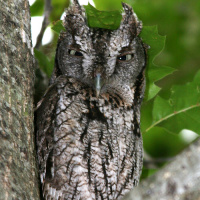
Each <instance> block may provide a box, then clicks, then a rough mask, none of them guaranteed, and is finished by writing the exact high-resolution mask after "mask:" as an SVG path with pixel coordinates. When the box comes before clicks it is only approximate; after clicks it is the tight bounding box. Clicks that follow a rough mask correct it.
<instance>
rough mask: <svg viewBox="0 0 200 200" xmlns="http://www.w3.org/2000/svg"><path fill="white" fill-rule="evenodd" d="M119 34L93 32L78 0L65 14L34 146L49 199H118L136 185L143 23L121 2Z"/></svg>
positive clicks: (140, 153)
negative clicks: (63, 28) (121, 11)
mask: <svg viewBox="0 0 200 200" xmlns="http://www.w3.org/2000/svg"><path fill="white" fill-rule="evenodd" d="M122 5H123V14H122V21H121V23H120V26H119V28H118V29H117V30H107V29H100V28H90V27H89V26H88V25H87V18H86V14H85V11H84V8H83V7H81V6H80V5H79V3H78V1H77V0H74V1H72V3H71V5H70V6H69V8H68V9H67V10H66V15H65V19H64V22H63V23H64V27H65V31H63V32H61V34H60V37H59V40H58V45H57V50H56V58H55V68H54V72H53V74H52V77H51V80H50V85H49V88H48V90H47V91H46V93H45V95H44V97H43V98H42V100H41V101H40V102H39V103H38V106H37V111H36V116H37V121H36V127H37V131H36V141H37V157H38V163H39V164H38V165H39V173H40V180H41V187H42V195H43V197H44V199H45V200H72V199H79V200H100V199H101V200H104V199H106V200H108V199H109V200H114V199H115V200H116V199H121V198H122V197H123V196H124V194H126V193H127V192H128V191H130V190H131V189H132V188H133V187H134V186H136V185H137V184H138V182H139V178H140V175H141V170H142V163H143V142H142V135H141V132H140V105H141V102H142V99H143V96H144V90H145V75H144V70H145V65H146V57H147V56H146V48H145V45H144V44H143V42H142V40H141V39H140V38H139V36H138V35H139V33H140V32H141V29H142V24H141V22H140V21H139V20H138V18H137V16H136V14H135V13H134V11H133V10H132V8H131V7H130V6H129V5H127V4H125V3H123V4H122Z"/></svg>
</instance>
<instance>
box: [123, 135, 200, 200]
mask: <svg viewBox="0 0 200 200" xmlns="http://www.w3.org/2000/svg"><path fill="white" fill-rule="evenodd" d="M133 199H134V200H200V139H198V140H197V141H196V142H194V143H193V144H191V145H190V146H189V147H188V148H187V149H185V150H184V151H183V152H182V153H181V154H179V155H178V156H177V157H176V159H175V160H174V161H173V162H171V163H169V164H168V165H166V166H165V167H164V168H163V169H161V170H159V171H158V172H157V173H156V174H154V175H153V176H151V177H149V178H148V179H146V180H144V181H142V182H141V183H140V184H139V186H138V187H137V188H134V189H133V190H132V191H131V192H130V193H129V194H128V195H127V196H126V197H125V198H124V199H123V200H133Z"/></svg>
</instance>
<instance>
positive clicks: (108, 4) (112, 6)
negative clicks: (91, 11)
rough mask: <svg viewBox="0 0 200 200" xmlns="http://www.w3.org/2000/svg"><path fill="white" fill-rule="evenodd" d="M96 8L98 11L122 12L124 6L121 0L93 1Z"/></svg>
mask: <svg viewBox="0 0 200 200" xmlns="http://www.w3.org/2000/svg"><path fill="white" fill-rule="evenodd" d="M93 2H94V4H95V7H96V8H97V9H98V10H107V11H111V10H121V9H122V4H121V0H109V1H108V0H93Z"/></svg>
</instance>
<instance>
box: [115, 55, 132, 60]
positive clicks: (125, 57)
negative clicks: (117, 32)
mask: <svg viewBox="0 0 200 200" xmlns="http://www.w3.org/2000/svg"><path fill="white" fill-rule="evenodd" d="M132 58H133V54H126V55H120V56H117V60H120V61H129V60H131V59H132Z"/></svg>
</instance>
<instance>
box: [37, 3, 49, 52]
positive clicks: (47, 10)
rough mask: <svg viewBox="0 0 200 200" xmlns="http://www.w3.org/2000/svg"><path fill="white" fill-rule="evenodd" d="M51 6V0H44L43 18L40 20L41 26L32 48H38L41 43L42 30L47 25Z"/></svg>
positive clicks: (43, 30)
mask: <svg viewBox="0 0 200 200" xmlns="http://www.w3.org/2000/svg"><path fill="white" fill-rule="evenodd" d="M51 10H52V6H51V0H45V8H44V20H43V22H42V28H41V30H40V33H39V35H38V36H37V42H36V45H35V47H34V48H36V49H39V47H40V46H41V43H42V38H43V35H44V32H45V30H46V28H47V26H48V25H49V16H50V14H51Z"/></svg>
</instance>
